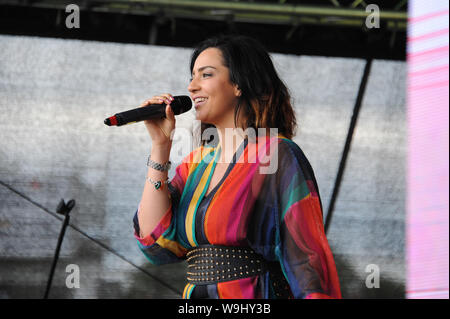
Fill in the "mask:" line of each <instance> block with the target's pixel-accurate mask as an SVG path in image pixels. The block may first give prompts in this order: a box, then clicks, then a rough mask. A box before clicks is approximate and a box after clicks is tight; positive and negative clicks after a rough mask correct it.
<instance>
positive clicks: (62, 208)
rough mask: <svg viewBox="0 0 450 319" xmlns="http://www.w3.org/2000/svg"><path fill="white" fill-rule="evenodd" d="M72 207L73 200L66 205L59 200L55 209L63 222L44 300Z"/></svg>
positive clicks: (46, 296) (45, 297)
mask: <svg viewBox="0 0 450 319" xmlns="http://www.w3.org/2000/svg"><path fill="white" fill-rule="evenodd" d="M74 206H75V200H73V199H71V200H70V201H69V202H68V203H67V205H66V204H65V203H64V200H63V199H61V201H60V202H59V205H58V208H57V209H56V212H57V213H58V214H61V215H64V222H63V224H62V227H61V231H60V232H59V237H58V244H57V245H56V250H55V255H54V257H53V263H52V267H51V269H50V275H49V277H48V281H47V288H46V289H45V294H44V299H48V294H49V293H50V288H51V286H52V281H53V275H54V273H55V268H56V264H57V263H58V258H59V251H60V249H61V244H62V241H63V239H64V234H65V233H66V228H67V225H69V221H70V215H69V213H70V211H71V209H72V208H73V207H74Z"/></svg>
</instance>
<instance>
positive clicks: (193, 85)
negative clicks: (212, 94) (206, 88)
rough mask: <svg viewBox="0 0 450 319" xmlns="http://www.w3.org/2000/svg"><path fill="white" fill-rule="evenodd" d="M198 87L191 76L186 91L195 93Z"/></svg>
mask: <svg viewBox="0 0 450 319" xmlns="http://www.w3.org/2000/svg"><path fill="white" fill-rule="evenodd" d="M199 89H200V87H199V85H198V83H197V80H196V79H195V77H193V78H192V80H191V82H190V83H189V85H188V91H189V92H190V93H195V92H197V91H198V90H199Z"/></svg>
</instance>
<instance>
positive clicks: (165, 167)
mask: <svg viewBox="0 0 450 319" xmlns="http://www.w3.org/2000/svg"><path fill="white" fill-rule="evenodd" d="M171 165H172V163H171V162H170V161H168V162H167V163H165V164H160V163H156V162H154V161H152V160H151V159H150V156H149V157H148V160H147V166H149V167H151V168H154V169H156V170H158V171H160V172H165V171H168V170H169V169H170V166H171Z"/></svg>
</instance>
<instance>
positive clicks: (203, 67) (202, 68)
mask: <svg viewBox="0 0 450 319" xmlns="http://www.w3.org/2000/svg"><path fill="white" fill-rule="evenodd" d="M206 68H212V69H215V70H217V68H215V67H213V66H211V65H206V66H202V67H201V68H198V69H197V72H201V71H203V70H204V69H206ZM194 74H195V71H193V72H192V75H194Z"/></svg>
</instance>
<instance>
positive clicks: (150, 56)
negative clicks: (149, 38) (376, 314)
mask: <svg viewBox="0 0 450 319" xmlns="http://www.w3.org/2000/svg"><path fill="white" fill-rule="evenodd" d="M190 54H191V49H183V48H169V47H160V46H149V45H134V44H116V43H102V42H94V41H78V40H61V39H47V38H39V37H20V36H0V108H1V109H0V133H1V139H0V298H42V297H43V295H44V292H45V287H46V283H47V279H48V275H49V272H50V267H51V263H52V260H53V255H54V251H55V247H56V244H57V240H58V235H59V232H60V229H61V225H62V218H61V217H60V216H58V215H56V214H55V213H54V212H55V210H56V206H57V205H58V203H59V201H60V199H61V198H64V199H65V200H66V201H68V200H69V199H72V198H73V199H75V200H76V206H75V208H74V209H73V210H72V212H71V221H70V226H69V227H68V228H67V231H66V235H65V238H64V241H63V245H62V247H61V252H60V259H59V262H58V265H57V268H56V270H55V277H54V279H53V287H52V290H51V293H50V297H51V298H179V297H180V296H181V292H182V289H183V287H184V285H185V283H186V281H185V279H184V272H185V267H186V265H185V264H184V263H181V264H173V265H165V266H153V265H151V264H150V263H149V262H148V261H147V259H146V258H145V257H144V256H143V254H142V253H141V252H140V250H139V249H138V246H137V244H136V241H135V239H134V236H133V228H132V217H133V215H134V212H135V210H136V208H137V205H138V203H139V200H140V197H141V194H142V193H141V192H142V189H143V186H144V182H145V174H146V160H147V156H148V154H149V151H150V148H151V140H150V137H149V136H148V134H147V131H146V130H145V127H144V126H143V124H142V123H140V124H134V125H129V126H125V127H107V126H105V125H104V124H103V120H104V119H105V118H106V117H108V116H110V115H112V114H114V113H116V112H120V111H123V110H127V109H130V108H134V107H137V106H138V105H139V104H140V103H142V102H143V101H144V100H146V99H148V98H150V97H151V96H152V95H154V94H158V93H163V92H167V91H170V93H172V94H174V95H181V94H188V91H187V85H188V81H189V77H190V75H189V67H188V63H189V57H190ZM272 56H273V60H274V62H275V65H276V67H277V69H278V71H279V73H280V76H281V78H282V79H283V80H284V81H285V83H286V84H287V85H288V87H289V89H290V91H291V94H292V96H293V100H294V105H295V110H296V114H297V118H298V122H299V130H298V134H297V135H296V136H295V138H294V140H295V141H296V142H297V144H298V145H299V146H300V147H301V148H302V149H303V151H304V152H305V154H306V156H307V157H308V158H309V160H310V162H311V164H312V166H313V168H314V170H315V173H316V177H317V180H318V184H319V188H320V192H321V196H322V201H323V207H324V213H325V212H326V210H327V208H328V205H329V202H330V198H331V194H332V192H333V187H334V183H335V178H336V174H337V171H338V167H339V163H340V160H341V156H342V151H343V148H344V143H345V139H346V136H347V131H348V128H349V124H350V119H351V116H352V113H353V108H354V104H355V100H356V97H357V94H358V89H359V85H360V82H361V78H362V74H363V70H364V66H365V63H366V62H365V61H364V60H359V59H347V58H330V57H311V56H294V55H281V54H273V55H272ZM405 82H406V63H404V62H393V61H380V60H377V61H374V62H373V65H372V69H371V73H370V76H369V81H368V84H367V88H366V94H365V96H364V99H363V104H362V108H361V111H360V116H359V118H358V122H357V126H356V130H355V133H354V136H353V141H352V146H351V150H350V154H349V157H348V161H347V165H346V170H345V173H344V176H343V180H342V185H341V188H340V193H339V197H338V198H337V201H336V204H335V210H334V214H333V219H332V223H331V224H330V228H329V232H328V241H329V243H330V246H331V248H332V251H333V254H334V256H335V259H336V263H337V268H338V274H339V277H340V282H341V288H342V293H343V297H344V298H377V297H383V298H402V297H403V296H404V288H405V266H404V244H405V230H404V225H405V166H406V165H405V163H406V158H405V156H406V123H405V122H406V103H405ZM195 124H196V123H194V114H193V111H190V112H188V113H185V114H183V115H180V116H178V117H177V132H176V136H175V143H174V150H173V152H172V156H171V159H172V162H174V164H175V165H173V168H172V169H171V171H170V172H169V176H170V177H172V176H173V174H174V168H175V166H176V164H178V163H179V162H180V161H181V159H182V158H183V157H184V156H185V155H187V153H188V152H189V151H190V150H192V148H193V147H195V145H194V143H193V142H192V140H191V138H190V137H189V135H190V134H188V133H189V132H192V131H193V130H195V129H196V128H197V126H196V125H195ZM175 145H177V146H175ZM181 146H183V147H181ZM324 220H325V216H324ZM70 264H76V265H78V267H79V270H80V288H68V287H67V286H66V279H67V278H68V276H69V275H70V274H71V273H70V272H67V268H66V267H67V266H68V265H70ZM368 265H375V266H376V267H377V268H378V269H379V271H380V287H379V288H371V289H370V288H367V286H366V279H367V276H372V275H373V272H367V271H370V269H366V267H367V266H368ZM372 267H373V266H372ZM371 269H373V268H371Z"/></svg>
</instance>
